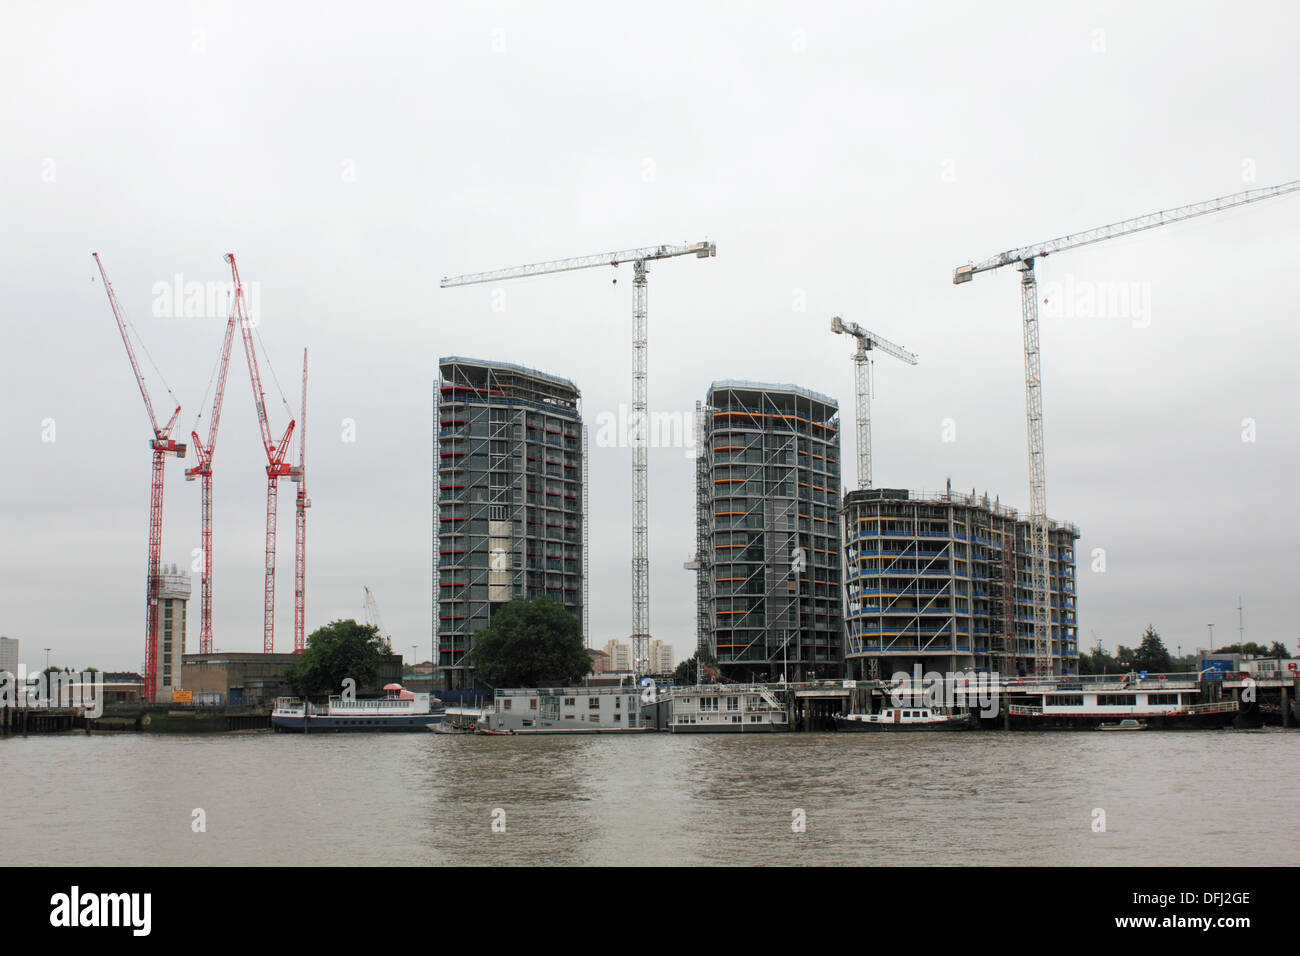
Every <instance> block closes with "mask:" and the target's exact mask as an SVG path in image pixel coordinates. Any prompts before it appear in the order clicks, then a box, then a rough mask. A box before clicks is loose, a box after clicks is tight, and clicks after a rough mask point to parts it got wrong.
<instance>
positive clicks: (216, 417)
mask: <svg viewBox="0 0 1300 956" xmlns="http://www.w3.org/2000/svg"><path fill="white" fill-rule="evenodd" d="M238 322H239V310H238V307H237V305H236V304H232V305H231V309H230V318H229V319H227V320H226V335H225V338H223V339H222V340H221V353H220V355H219V357H218V359H217V371H216V390H215V391H214V392H213V395H212V417H211V418H210V419H209V420H208V441H207V444H206V445H205V444H204V443H203V440H202V439H201V438H199V433H198V430H197V429H198V424H197V423H196V424H195V426H194V427H195V430H194V431H192V432H190V437H191V438H193V439H194V454H195V457H196V458H197V459H198V460H197V463H196V464H195V465H194V467H193V468H187V469H185V480H186V481H193V480H194V479H195V478H201V479H202V480H203V490H202V496H203V504H202V517H201V518H200V524H199V543H200V545H201V546H202V551H203V555H202V560H203V566H202V568H200V569H199V653H200V654H211V653H212V456H213V455H214V454H215V453H216V450H217V429H219V428H220V427H221V406H222V404H223V401H224V399H225V396H226V372H227V371H228V370H229V369H230V350H231V347H232V346H233V345H234V342H235V326H236V325H237V324H238Z"/></svg>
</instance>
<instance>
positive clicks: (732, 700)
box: [727, 697, 740, 710]
mask: <svg viewBox="0 0 1300 956" xmlns="http://www.w3.org/2000/svg"><path fill="white" fill-rule="evenodd" d="M727 710H740V698H739V697H728V698H727Z"/></svg>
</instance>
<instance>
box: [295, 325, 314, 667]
mask: <svg viewBox="0 0 1300 956" xmlns="http://www.w3.org/2000/svg"><path fill="white" fill-rule="evenodd" d="M298 419H299V422H300V424H299V428H298V474H297V475H296V476H291V477H292V478H293V480H294V481H296V482H297V483H298V495H297V500H296V502H295V507H294V531H295V534H294V544H295V547H294V553H293V652H294V653H295V654H301V653H302V652H303V651H304V650H306V649H307V639H306V635H305V634H304V632H303V624H304V621H305V618H306V599H307V509H308V508H310V507H311V499H310V498H308V497H307V350H306V349H303V350H302V404H301V405H300V406H298Z"/></svg>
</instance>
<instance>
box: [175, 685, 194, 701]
mask: <svg viewBox="0 0 1300 956" xmlns="http://www.w3.org/2000/svg"><path fill="white" fill-rule="evenodd" d="M193 702H194V691H192V690H181V689H179V688H177V689H176V690H174V691H172V703H173V704H192V703H193Z"/></svg>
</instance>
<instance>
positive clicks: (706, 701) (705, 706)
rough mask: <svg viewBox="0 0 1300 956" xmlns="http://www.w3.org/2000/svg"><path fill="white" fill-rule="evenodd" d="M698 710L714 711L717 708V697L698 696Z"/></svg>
mask: <svg viewBox="0 0 1300 956" xmlns="http://www.w3.org/2000/svg"><path fill="white" fill-rule="evenodd" d="M700 710H710V711H713V712H715V713H716V712H717V710H718V698H716V697H701V698H700Z"/></svg>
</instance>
